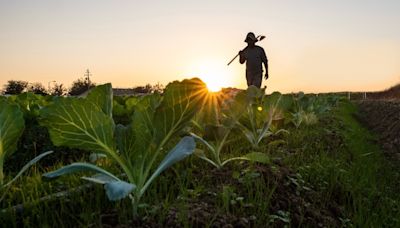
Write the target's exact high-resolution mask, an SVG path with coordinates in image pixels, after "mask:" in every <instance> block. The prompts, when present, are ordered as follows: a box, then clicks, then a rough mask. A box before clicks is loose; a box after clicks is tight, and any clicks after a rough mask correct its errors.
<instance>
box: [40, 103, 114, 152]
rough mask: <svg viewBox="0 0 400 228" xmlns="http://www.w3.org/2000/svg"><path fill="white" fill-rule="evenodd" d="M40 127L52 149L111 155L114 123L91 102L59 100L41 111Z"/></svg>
mask: <svg viewBox="0 0 400 228" xmlns="http://www.w3.org/2000/svg"><path fill="white" fill-rule="evenodd" d="M40 117H41V118H40V124H41V125H43V126H45V127H47V129H48V130H49V133H50V137H51V140H52V142H53V143H54V145H56V146H67V147H70V148H78V149H86V150H92V151H93V152H99V153H105V154H109V155H110V154H111V155H112V156H113V155H115V153H114V148H115V145H114V144H115V142H114V121H113V120H112V118H111V117H110V116H108V115H106V114H104V113H103V112H102V111H101V109H100V108H99V107H98V106H97V105H95V104H94V103H92V102H89V101H87V100H85V99H80V98H63V99H58V100H57V102H54V103H53V104H51V105H49V106H47V107H45V108H43V109H42V110H41V112H40Z"/></svg>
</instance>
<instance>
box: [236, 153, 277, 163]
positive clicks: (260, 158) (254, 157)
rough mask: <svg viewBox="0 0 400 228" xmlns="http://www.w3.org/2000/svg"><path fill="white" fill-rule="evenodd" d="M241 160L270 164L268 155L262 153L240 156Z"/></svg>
mask: <svg viewBox="0 0 400 228" xmlns="http://www.w3.org/2000/svg"><path fill="white" fill-rule="evenodd" d="M242 158H243V159H245V160H249V161H253V162H259V163H264V164H269V163H271V160H270V158H269V157H268V155H267V154H264V153H261V152H251V153H248V154H246V155H244V156H242Z"/></svg>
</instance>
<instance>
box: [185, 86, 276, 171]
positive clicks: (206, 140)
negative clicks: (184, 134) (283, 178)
mask: <svg viewBox="0 0 400 228" xmlns="http://www.w3.org/2000/svg"><path fill="white" fill-rule="evenodd" d="M263 92H264V91H262V90H260V89H258V88H256V87H253V86H251V87H250V88H249V89H248V90H247V91H242V92H240V93H238V94H237V95H236V97H235V98H234V99H233V100H231V101H230V102H228V104H227V105H226V107H224V108H222V110H221V112H220V115H219V116H218V121H216V122H218V124H206V125H205V124H200V123H196V122H194V123H195V124H194V125H195V126H196V128H197V129H198V130H199V131H200V132H201V134H202V135H203V136H199V135H197V134H195V133H191V135H192V136H193V137H194V138H195V139H196V140H198V141H199V142H201V143H202V144H203V145H204V146H205V147H206V150H197V151H196V153H195V154H196V155H197V156H198V157H200V158H201V159H203V160H205V161H207V162H208V163H210V164H212V165H213V166H215V167H216V168H218V169H220V168H222V167H223V166H224V165H226V164H227V163H228V162H231V161H235V160H248V161H255V162H261V163H269V162H270V160H269V157H268V156H267V155H266V154H265V153H261V152H250V153H247V154H244V155H242V156H237V157H231V158H227V159H225V160H224V159H223V158H222V150H223V148H224V146H225V145H226V144H228V140H229V137H230V135H231V132H232V131H234V130H236V129H237V128H238V129H239V130H240V131H241V132H243V133H244V135H245V136H246V139H248V140H249V142H250V143H251V144H252V145H258V143H259V141H261V139H263V138H264V137H267V136H268V134H269V133H270V132H269V129H270V125H271V120H272V118H268V119H266V120H265V121H266V122H265V123H264V122H263V123H264V126H263V128H262V129H259V128H258V127H259V126H258V125H257V122H258V120H257V119H256V118H257V116H256V115H255V114H256V113H254V110H253V109H254V107H256V110H257V107H258V106H255V99H257V98H261V97H262V94H263ZM260 101H261V100H260ZM270 103H272V102H270ZM268 117H270V116H268ZM244 120H246V123H243V121H244ZM247 123H248V125H247ZM248 126H249V127H248ZM253 129H254V130H253ZM254 148H256V146H254Z"/></svg>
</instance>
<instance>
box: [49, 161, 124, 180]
mask: <svg viewBox="0 0 400 228" xmlns="http://www.w3.org/2000/svg"><path fill="white" fill-rule="evenodd" d="M84 171H92V172H96V173H101V174H103V175H106V176H108V177H109V178H112V179H113V180H114V181H121V180H120V179H119V178H118V177H116V176H114V175H113V174H112V173H110V172H108V171H106V170H104V169H102V168H100V167H98V166H96V165H92V164H89V163H82V162H76V163H72V164H70V165H67V166H64V167H61V168H59V169H57V170H55V171H52V172H48V173H45V174H43V176H44V177H46V178H50V179H52V178H57V177H59V176H62V175H65V174H71V173H76V172H84Z"/></svg>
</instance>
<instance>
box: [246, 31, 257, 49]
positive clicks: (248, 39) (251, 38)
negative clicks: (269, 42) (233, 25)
mask: <svg viewBox="0 0 400 228" xmlns="http://www.w3.org/2000/svg"><path fill="white" fill-rule="evenodd" d="M257 41H258V40H257V37H256V35H254V33H252V32H249V33H247V36H246V39H245V40H244V42H246V43H247V44H248V45H249V46H254V45H255V43H256V42H257Z"/></svg>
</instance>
